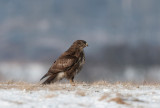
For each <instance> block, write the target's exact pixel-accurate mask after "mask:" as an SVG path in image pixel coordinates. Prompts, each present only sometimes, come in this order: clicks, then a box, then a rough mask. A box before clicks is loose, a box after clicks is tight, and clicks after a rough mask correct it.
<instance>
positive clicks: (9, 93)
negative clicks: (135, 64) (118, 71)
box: [0, 82, 160, 108]
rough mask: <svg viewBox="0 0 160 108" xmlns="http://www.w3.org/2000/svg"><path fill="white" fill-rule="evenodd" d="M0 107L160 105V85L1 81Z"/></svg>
mask: <svg viewBox="0 0 160 108" xmlns="http://www.w3.org/2000/svg"><path fill="white" fill-rule="evenodd" d="M0 108H160V85H159V84H131V83H114V84H111V83H106V82H96V83H92V84H86V83H77V84H76V86H71V85H70V84H67V83H56V84H51V85H45V86H42V85H39V84H29V83H25V82H4V83H2V82H1V83H0Z"/></svg>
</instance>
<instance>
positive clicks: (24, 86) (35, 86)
mask: <svg viewBox="0 0 160 108" xmlns="http://www.w3.org/2000/svg"><path fill="white" fill-rule="evenodd" d="M75 84H76V85H75V86H69V85H70V84H68V83H54V84H50V85H41V84H39V83H27V82H23V81H19V82H15V81H7V82H0V89H12V88H14V89H19V90H26V91H35V90H46V89H47V90H51V91H54V90H67V91H74V90H76V86H79V85H80V86H83V87H84V88H90V87H91V86H92V87H95V88H99V87H109V88H111V89H112V88H115V87H116V88H118V87H119V85H122V87H123V88H126V89H129V90H130V89H138V88H140V87H141V86H151V87H160V83H149V82H145V83H133V82H116V83H108V82H106V81H98V82H93V83H85V82H76V83H75ZM95 92H96V91H95ZM97 92H98V91H97ZM77 94H86V93H77Z"/></svg>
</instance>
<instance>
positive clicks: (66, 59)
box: [50, 56, 78, 73]
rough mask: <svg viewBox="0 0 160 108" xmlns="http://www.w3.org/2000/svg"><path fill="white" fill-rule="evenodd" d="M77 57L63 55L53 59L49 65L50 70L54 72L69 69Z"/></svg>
mask: <svg viewBox="0 0 160 108" xmlns="http://www.w3.org/2000/svg"><path fill="white" fill-rule="evenodd" d="M77 60H78V58H77V57H75V56H63V57H60V58H59V59H57V60H56V61H55V63H54V64H53V65H52V66H51V68H50V69H51V70H52V72H54V73H57V72H60V71H66V70H68V69H70V67H72V66H73V65H74V64H75V63H76V62H77Z"/></svg>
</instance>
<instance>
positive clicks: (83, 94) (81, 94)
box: [76, 91, 86, 96]
mask: <svg viewBox="0 0 160 108" xmlns="http://www.w3.org/2000/svg"><path fill="white" fill-rule="evenodd" d="M76 94H77V95H79V96H86V94H85V92H84V91H77V92H76Z"/></svg>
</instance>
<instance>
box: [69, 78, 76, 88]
mask: <svg viewBox="0 0 160 108" xmlns="http://www.w3.org/2000/svg"><path fill="white" fill-rule="evenodd" d="M73 79H74V77H73V78H71V79H70V84H71V85H72V86H75V83H74V80H73Z"/></svg>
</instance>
